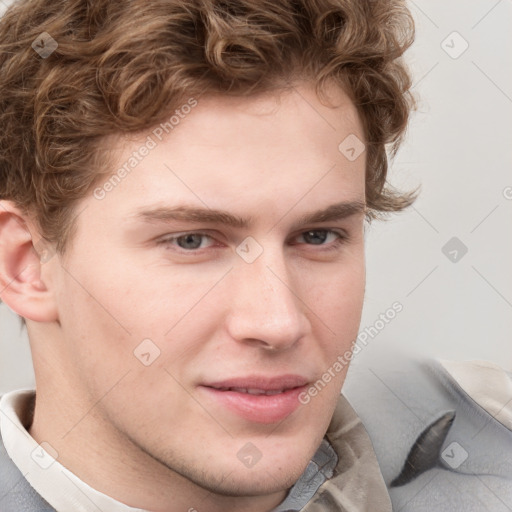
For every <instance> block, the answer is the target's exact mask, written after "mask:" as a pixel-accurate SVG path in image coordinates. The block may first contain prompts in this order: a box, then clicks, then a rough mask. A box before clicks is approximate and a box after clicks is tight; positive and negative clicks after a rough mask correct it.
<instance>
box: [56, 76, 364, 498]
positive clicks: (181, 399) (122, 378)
mask: <svg viewBox="0 0 512 512" xmlns="http://www.w3.org/2000/svg"><path fill="white" fill-rule="evenodd" d="M332 94H333V98H334V100H335V101H336V102H337V103H336V104H337V106H336V108H331V107H327V106H324V105H322V104H321V103H320V101H319V100H318V98H317V97H316V95H315V94H314V92H313V91H312V89H310V88H308V87H306V86H304V87H298V88H296V89H295V90H293V91H292V92H288V93H283V94H282V95H281V97H280V98H279V99H277V98H276V97H275V96H274V95H269V96H266V97H258V98H250V99H247V98H246V99H240V98H238V99H235V98H231V99H229V98H223V97H220V98H208V99H202V100H200V101H199V102H198V105H197V106H195V107H194V108H193V109H191V110H192V111H191V112H190V113H189V114H188V115H186V116H184V119H180V122H179V125H177V126H176V127H175V128H174V129H173V130H172V132H170V133H169V134H168V135H167V134H165V132H164V134H163V135H164V136H162V140H159V139H158V137H157V136H156V135H155V133H160V132H159V131H158V130H156V131H155V130H153V131H151V130H149V131H148V132H147V133H144V134H143V135H141V137H140V138H132V139H130V140H124V141H121V140H119V144H118V146H117V149H116V152H115V158H116V162H117V165H116V166H115V167H114V168H113V169H112V171H113V172H114V171H115V170H117V169H118V168H120V167H122V166H123V164H124V163H125V162H127V161H128V160H129V158H130V156H133V155H132V154H133V152H134V151H138V150H139V148H140V147H141V146H142V145H143V144H144V143H147V140H148V139H147V137H148V135H149V136H150V137H151V138H152V139H153V141H154V142H155V143H156V146H155V147H151V149H150V150H149V151H148V154H147V155H146V156H144V157H142V158H140V162H138V163H137V165H135V166H134V167H133V168H131V172H129V173H126V175H125V176H123V177H122V179H121V180H119V182H116V184H115V186H112V187H109V186H107V187H105V188H107V189H108V192H106V193H105V194H99V193H96V197H95V196H94V195H91V196H89V197H87V198H86V199H85V200H84V201H83V203H82V204H80V205H79V207H78V209H77V211H81V212H82V213H80V214H79V216H78V218H77V231H76V235H75V238H74V239H73V241H72V245H71V247H70V249H69V252H68V253H67V254H66V257H65V258H64V259H63V260H62V261H60V263H61V264H62V267H60V266H59V265H58V263H57V262H56V261H51V262H50V263H49V264H48V265H53V267H52V268H53V271H54V272H55V277H54V279H53V282H54V283H55V286H56V300H57V302H58V310H59V321H60V328H61V332H62V340H65V343H61V347H62V354H63V356H62V357H63V358H64V359H65V360H66V361H67V362H68V363H69V364H68V365H67V366H66V368H64V369H62V371H61V373H62V374H63V375H65V376H66V379H67V380H68V382H69V381H71V382H72V383H73V385H72V388H73V391H72V392H73V393H74V394H75V396H76V398H77V401H78V402H79V403H80V402H81V401H83V402H84V403H85V402H88V403H89V404H96V406H95V407H94V413H90V414H88V417H87V418H86V419H85V420H83V421H82V422H81V424H80V425H79V426H78V427H77V428H76V433H78V432H80V435H81V436H85V435H88V434H87V432H89V433H90V432H93V431H94V432H95V434H94V435H95V436H96V437H97V439H101V438H102V437H103V438H109V439H110V441H111V442H112V443H116V442H118V443H119V445H120V446H121V445H124V446H125V449H126V453H127V454H131V456H133V457H136V458H137V460H138V461H139V462H140V463H143V462H144V461H151V464H149V466H150V467H152V468H153V469H154V468H155V467H161V468H162V470H164V471H167V472H168V471H169V470H168V469H167V468H170V469H171V470H172V471H174V472H177V473H179V474H180V475H182V476H184V477H185V478H186V479H187V480H189V481H192V482H195V483H197V484H199V485H201V486H203V487H205V488H208V489H210V490H212V491H214V492H216V493H220V494H233V495H244V496H250V495H258V494H264V493H272V492H277V491H282V490H283V489H286V488H287V487H289V486H291V485H292V484H293V483H294V482H295V481H296V480H297V479H298V477H299V476H300V474H301V473H302V472H303V471H304V469H305V467H306V465H307V463H308V461H309V460H310V458H311V457H312V456H313V454H314V452H315V450H316V448H317V447H318V445H319V443H320V441H321V439H322V437H323V436H324V434H325V432H326V429H327V427H328V425H329V422H330V419H331V416H332V413H333V411H334V407H335V404H336V401H337V397H338V395H339V392H340V389H341V386H342V383H343V380H344V378H345V372H346V367H345V368H344V369H343V370H342V371H336V372H333V371H332V367H333V364H334V363H335V361H336V360H337V358H338V356H340V355H342V354H344V353H345V351H346V350H347V349H349V348H350V346H351V342H352V341H353V340H354V339H355V337H356V336H357V330H358V326H359V321H360V314H361V308H362V302H363V290H364V251H363V249H364V244H363V223H364V212H363V211H362V209H361V208H360V207H361V204H364V199H365V188H364V170H365V169H364V167H365V162H364V159H365V156H364V153H363V154H362V155H361V156H360V157H359V158H357V159H355V160H353V159H349V158H347V157H346V156H345V154H348V155H349V156H351V153H350V152H349V153H347V152H345V154H344V153H343V152H342V151H340V150H339V149H338V146H339V144H340V143H341V142H342V141H343V140H344V139H345V138H346V137H347V136H349V135H351V134H352V135H356V136H357V137H358V138H359V139H361V140H362V139H363V132H362V127H361V124H360V121H359V119H358V116H357V114H356V110H355V108H354V106H353V105H352V104H351V103H350V101H349V100H348V98H347V97H346V96H345V95H344V94H343V93H342V92H341V91H339V90H337V91H333V92H332ZM185 110H186V111H188V109H185ZM349 140H350V139H349ZM149 146H153V144H151V143H149ZM139 156H140V153H139ZM351 160H353V161H351ZM132 163H133V162H132ZM108 178H109V176H108V175H107V176H106V177H105V181H106V180H107V179H108ZM103 183H104V182H100V185H99V186H101V185H102V184H103ZM105 188H104V189H103V190H105ZM97 197H101V199H98V198H97ZM339 203H347V204H346V205H345V206H344V207H342V208H341V210H342V215H341V216H340V217H339V218H329V219H327V220H323V219H322V218H317V219H313V220H306V221H304V220H303V217H305V216H309V215H310V214H312V213H314V212H318V211H323V210H326V209H327V208H329V207H330V206H332V205H336V204H339ZM178 208H179V209H180V210H176V209H178ZM187 209H194V210H201V211H202V212H203V213H202V214H201V215H203V217H204V218H201V216H200V215H199V213H197V212H196V213H195V214H194V215H189V214H187V213H186V210H187ZM218 210H219V211H223V212H225V213H226V214H229V215H230V216H232V217H234V218H236V219H238V220H239V221H238V222H237V223H234V222H233V223H226V222H225V221H226V218H227V217H226V216H224V217H218V216H217V215H216V212H217V211H218ZM343 212H344V215H343ZM214 214H215V215H214ZM206 215H210V217H211V219H208V218H207V217H205V216H206ZM188 217H190V218H188ZM230 218H231V217H230ZM232 220H234V219H232ZM241 220H244V221H245V224H244V222H242V221H241ZM55 260H57V258H55ZM144 340H145V341H144ZM329 368H331V374H334V378H331V379H329V380H330V382H328V383H327V384H326V385H325V387H324V388H323V389H322V390H321V391H320V392H319V393H318V395H317V396H315V397H313V398H311V400H310V401H309V403H307V404H305V405H304V404H303V403H301V401H300V400H299V397H300V396H302V397H304V394H303V393H304V392H305V390H307V389H308V387H309V386H310V385H312V384H313V383H315V382H316V381H318V380H319V379H322V375H323V374H324V373H325V372H327V371H328V370H329ZM331 377H332V375H331ZM301 393H302V395H301ZM302 401H305V400H302ZM85 408H86V407H85V406H84V409H85ZM78 419H79V418H77V420H78ZM88 422H93V423H94V429H92V428H90V423H89V427H88V428H89V429H88V430H86V428H85V425H86V424H88ZM82 427H83V429H82V430H80V429H81V428H82ZM73 435H74V434H73ZM137 451H138V452H137ZM136 452H137V455H135V454H136ZM133 457H132V458H133ZM149 466H148V467H149Z"/></svg>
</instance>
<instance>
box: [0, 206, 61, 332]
mask: <svg viewBox="0 0 512 512" xmlns="http://www.w3.org/2000/svg"><path fill="white" fill-rule="evenodd" d="M34 242H35V243H34ZM34 246H35V247H34ZM49 251H51V249H50V248H49V246H45V244H44V243H43V239H42V237H41V236H40V235H39V234H38V232H37V230H36V229H35V228H34V227H33V225H32V223H31V222H30V219H28V218H27V217H26V216H25V215H24V214H23V213H22V212H21V210H20V209H19V208H17V207H16V205H15V204H14V203H13V202H11V201H0V298H1V299H2V301H3V302H5V303H6V304H7V305H8V306H9V307H10V308H11V309H12V310H13V311H14V312H15V313H17V314H18V315H20V316H22V317H24V318H26V319H29V320H34V321H35V322H52V321H55V320H57V318H58V316H57V308H56V303H55V300H54V296H53V293H52V292H51V291H50V290H49V289H48V288H47V286H46V285H45V283H44V281H43V277H42V274H45V273H46V272H44V271H46V269H43V266H44V265H49V263H48V255H49V254H52V253H51V252H49ZM43 270H44V271H43Z"/></svg>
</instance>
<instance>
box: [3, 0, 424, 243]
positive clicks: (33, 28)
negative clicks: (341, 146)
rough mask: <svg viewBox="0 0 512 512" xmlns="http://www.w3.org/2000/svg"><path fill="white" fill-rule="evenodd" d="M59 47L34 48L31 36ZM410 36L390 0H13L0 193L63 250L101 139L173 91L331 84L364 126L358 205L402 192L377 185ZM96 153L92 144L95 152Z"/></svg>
mask: <svg viewBox="0 0 512 512" xmlns="http://www.w3.org/2000/svg"><path fill="white" fill-rule="evenodd" d="M42 33H47V34H49V35H50V36H51V37H52V38H53V40H55V41H56V43H57V44H58V47H57V48H56V49H55V51H53V53H51V55H49V56H47V58H42V57H41V56H40V55H38V53H37V52H36V51H34V47H33V46H32V45H33V44H34V42H37V41H38V40H40V39H41V38H42V37H46V38H47V42H48V41H51V40H50V39H48V36H47V35H42ZM413 37H414V25H413V20H412V17H411V15H410V13H409V11H408V9H407V8H406V6H405V2H404V1H402V0H257V1H254V0H152V1H147V0H123V1H118V0H94V1H91V0H19V1H17V2H16V3H15V4H14V5H13V6H11V7H10V8H9V9H8V10H7V12H6V14H5V15H4V17H3V18H2V19H1V20H0V126H1V131H0V199H10V200H13V201H14V202H15V203H16V204H17V205H18V206H19V207H20V208H21V209H22V210H23V211H24V212H25V213H27V214H30V215H31V216H33V217H34V219H35V221H36V222H37V225H38V227H39V229H40V230H41V233H42V234H43V236H44V237H45V238H46V239H47V240H48V241H49V242H51V243H53V244H55V246H56V248H57V250H58V251H64V249H65V247H66V245H67V241H68V240H69V238H70V237H71V236H70V235H71V233H72V227H73V210H74V207H75V206H76V203H77V201H79V200H80V199H82V198H83V197H85V196H86V195H87V194H88V193H90V191H91V190H92V187H93V186H94V184H95V183H96V181H97V178H98V174H99V173H100V172H101V169H102V168H105V165H106V161H107V160H106V158H105V154H104V153H105V152H102V151H100V147H101V142H102V141H104V140H105V137H107V136H109V135H115V134H122V133H125V134H126V133H128V132H139V131H141V130H144V129H147V128H151V127H152V126H155V125H156V124H157V123H159V122H161V121H162V120H163V119H164V118H168V116H169V113H170V112H173V111H174V110H175V109H176V108H177V107H178V106H179V105H180V104H181V103H182V102H183V101H184V100H185V99H186V98H190V97H195V98H200V97H201V96H202V95H208V94H212V93H215V94H218V93H220V94H225V95H242V96H243V95H252V94H257V93H259V92H264V91H267V90H272V89H277V88H279V87H283V85H286V84H290V83H293V82H296V81H298V80H309V81H312V82H313V83H314V84H315V86H316V88H317V92H318V94H319V95H320V96H321V93H322V90H324V89H325V84H326V82H328V81H333V80H334V82H335V83H337V84H339V85H340V86H341V87H343V89H344V90H345V92H347V94H349V96H350V97H351V99H352V101H353V102H354V104H355V106H356V107H357V109H358V112H359V115H360V116H361V120H362V122H363V126H364V130H365V137H366V140H365V143H366V149H367V151H366V200H367V205H368V208H369V211H370V213H371V214H373V215H376V214H378V213H379V212H390V211H398V210H401V209H403V208H405V207H406V206H408V205H410V204H411V203H412V201H413V199H414V197H413V196H414V194H412V193H408V194H400V193H398V192H397V191H394V190H393V189H391V188H390V187H388V186H387V184H386V175H387V170H388V157H389V156H390V155H394V153H395V152H396V150H397V148H398V146H399V144H400V141H401V139H402V137H403V134H404V131H405V129H406V126H407V121H408V117H409V113H410V110H411V107H412V105H413V101H412V96H411V94H410V86H411V80H410V76H409V74H408V71H407V68H406V67H405V65H404V63H403V61H402V58H401V57H402V55H403V53H404V51H405V50H406V49H407V48H408V47H409V46H410V45H411V43H412V41H413ZM102 155H103V156H102Z"/></svg>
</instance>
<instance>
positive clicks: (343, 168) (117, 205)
mask: <svg viewBox="0 0 512 512" xmlns="http://www.w3.org/2000/svg"><path fill="white" fill-rule="evenodd" d="M329 100H330V104H329V105H324V104H322V102H321V101H320V100H319V99H318V97H317V96H316V94H315V92H314V90H313V89H312V88H310V87H307V86H302V87H295V88H293V89H290V90H287V91H285V92H282V93H281V94H267V95H260V96H257V97H249V98H240V97H237V98H233V97H225V96H221V97H219V96H217V97H213V96H212V97H207V98H204V99H199V100H197V102H196V104H195V106H194V107H193V108H186V109H185V108H184V109H182V110H181V111H180V110H179V109H178V112H175V113H173V114H171V115H170V116H169V119H168V120H167V121H165V120H164V121H163V122H162V123H161V124H159V125H157V126H155V127H153V128H152V129H150V130H147V131H146V132H144V133H142V134H138V135H137V136H136V137H133V136H131V137H129V138H124V139H123V138H118V139H117V140H116V141H114V144H113V146H112V147H113V162H114V165H113V167H112V172H111V174H106V175H104V176H103V177H102V179H103V182H101V181H100V187H101V186H102V183H103V184H106V185H108V184H109V183H110V184H109V186H107V187H106V188H107V189H108V190H107V191H106V193H105V197H104V198H103V199H102V200H101V201H97V203H98V204H96V205H94V206H96V207H98V206H100V204H101V209H102V210H103V211H104V212H105V213H107V212H109V211H111V210H112V211H113V210H114V209H117V210H118V211H119V212H122V215H123V216H124V217H128V216H129V215H131V214H132V213H134V212H136V211H141V210H143V209H144V208H145V207H147V206H148V205H155V204H158V205H159V206H166V205H170V206H174V205H175V204H176V203H187V204H189V205H196V206H199V207H203V208H204V207H206V208H212V209H215V208H217V209H223V210H225V209H230V208H231V209H232V210H233V213H235V214H236V213H240V214H242V212H243V214H244V216H245V217H246V216H248V215H250V216H253V215H255V216H256V217H258V216H264V215H265V214H270V213H272V214H273V215H282V214H283V213H284V212H285V211H286V210H291V209H293V208H294V207H295V206H294V205H296V204H298V203H303V204H304V206H305V205H307V204H309V203H316V204H318V205H319V206H327V205H328V204H332V203H337V202H339V201H343V200H346V201H362V200H364V174H365V154H364V152H362V153H361V155H360V156H359V157H358V158H356V159H351V158H347V155H346V154H345V153H344V152H343V144H344V141H346V140H357V141H359V143H360V144H361V146H364V145H363V142H362V141H363V140H364V135H363V130H362V125H361V122H360V119H359V116H358V114H357V110H356V108H355V107H354V105H353V104H352V102H351V101H350V100H349V98H348V97H347V96H346V95H345V94H344V93H343V91H342V90H341V89H340V88H334V89H331V91H329ZM194 101H196V100H194ZM186 104H193V103H192V102H190V101H189V102H187V103H186ZM354 138H355V139H354ZM357 149H358V151H359V150H360V148H359V147H358V148H357ZM120 171H121V172H120ZM320 203H322V204H320ZM303 211H304V208H303V209H302V212H303ZM298 213H299V214H300V213H301V211H300V210H298Z"/></svg>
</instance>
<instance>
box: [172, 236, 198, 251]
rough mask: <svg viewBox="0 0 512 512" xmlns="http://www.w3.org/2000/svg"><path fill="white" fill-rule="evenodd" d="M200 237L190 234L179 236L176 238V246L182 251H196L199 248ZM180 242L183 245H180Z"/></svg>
mask: <svg viewBox="0 0 512 512" xmlns="http://www.w3.org/2000/svg"><path fill="white" fill-rule="evenodd" d="M201 236H202V235H198V234H190V235H184V236H180V237H179V238H178V245H179V246H180V247H181V248H182V249H197V248H199V247H200V246H201ZM181 241H185V242H184V243H181Z"/></svg>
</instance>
